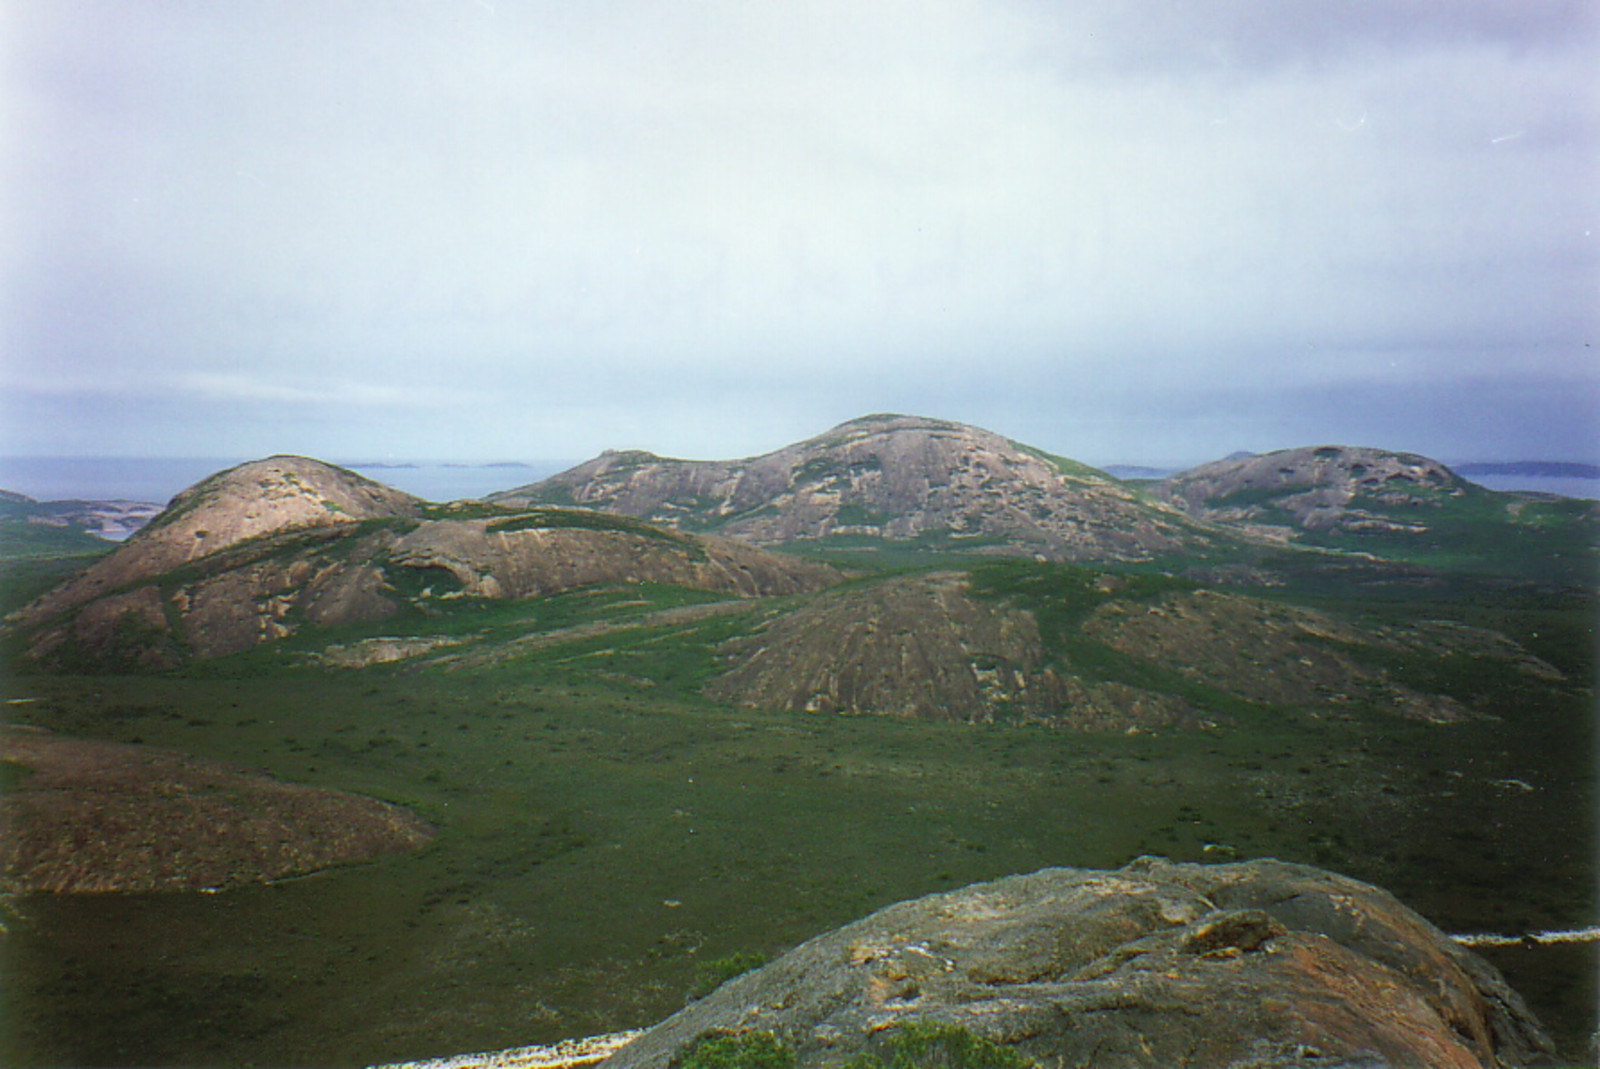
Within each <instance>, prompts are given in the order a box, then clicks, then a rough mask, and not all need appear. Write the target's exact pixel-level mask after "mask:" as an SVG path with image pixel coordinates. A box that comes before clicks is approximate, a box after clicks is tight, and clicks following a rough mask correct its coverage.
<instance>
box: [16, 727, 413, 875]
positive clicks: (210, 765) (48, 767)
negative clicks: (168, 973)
mask: <svg viewBox="0 0 1600 1069" xmlns="http://www.w3.org/2000/svg"><path fill="white" fill-rule="evenodd" d="M0 760H3V761H4V762H5V763H6V764H8V765H10V766H12V768H10V769H8V770H7V771H8V773H10V774H9V775H8V777H7V778H8V779H10V780H11V781H12V783H13V786H12V787H11V788H10V789H9V790H7V791H6V793H5V795H4V797H3V798H0V872H3V876H0V888H3V890H5V891H7V892H13V893H21V892H29V891H54V892H80V891H195V890H207V891H209V890H217V889H221V888H225V887H229V886H233V885H237V884H243V883H258V882H265V881H269V880H273V879H277V878H281V877H285V876H292V875H299V874H303V873H308V872H314V871H316V870H318V869H324V868H327V867H329V866H332V865H337V864H341V863H347V862H353V861H365V860H368V859H370V858H373V857H376V856H378V855H381V854H385V853H390V852H394V851H399V850H409V849H414V848H416V847H418V846H421V845H422V844H423V843H425V842H427V840H428V839H429V838H430V836H431V834H432V831H431V829H430V828H429V827H428V825H427V824H425V823H424V822H423V821H421V820H419V819H418V818H417V817H415V816H412V815H411V814H410V813H408V812H406V811H405V810H403V809H401V808H399V807H397V806H392V805H388V804H386V803H384V802H380V801H378V800H376V799H373V798H367V797H365V796H363V795H358V794H350V793H347V792H344V791H336V790H330V789H328V788H323V787H307V786H302V785H299V784H292V783H283V782H280V781H278V780H275V779H272V778H271V777H269V776H266V775H263V774H261V773H259V772H253V771H250V770H248V769H245V768H241V767H239V766H236V765H229V764H225V763H222V762H219V761H209V760H203V759H199V758H193V757H187V756H184V755H183V754H179V753H176V752H173V751H170V750H158V749H154V748H151V747H146V746H134V745H127V744H123V743H114V742H102V741H98V740H94V739H72V738H63V737H60V736H56V735H52V734H49V733H47V732H43V731H38V730H30V729H23V728H7V729H4V730H0Z"/></svg>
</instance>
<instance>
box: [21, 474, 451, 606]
mask: <svg viewBox="0 0 1600 1069" xmlns="http://www.w3.org/2000/svg"><path fill="white" fill-rule="evenodd" d="M424 504H425V503H424V502H423V501H422V500H421V499H419V498H415V497H412V496H411V495H410V494H406V493H402V492H401V491H399V490H394V489H391V488H389V487H387V486H384V485H382V484H381V483H375V482H373V481H372V480H370V479H367V478H364V477H363V476H360V475H357V474H356V473H355V472H353V471H346V470H345V469H343V468H337V467H334V466H333V465H331V464H324V463H323V462H322V461H320V460H312V459H310V458H308V457H294V456H278V457H269V458H267V459H265V460H256V461H251V462H250V463H248V464H240V465H239V466H238V467H234V468H229V469H228V470H226V471H221V472H218V473H217V474H215V475H212V476H210V477H209V478H206V479H203V480H201V481H200V482H198V483H196V484H195V485H194V486H191V487H190V488H189V489H187V490H185V491H183V492H182V493H180V494H179V495H178V496H177V497H175V498H173V499H172V501H171V503H170V504H168V506H167V507H166V509H165V510H163V511H162V512H161V514H160V515H158V516H157V517H156V518H155V519H153V520H151V521H150V522H149V523H147V524H146V525H145V526H144V527H143V528H141V529H140V530H139V531H137V532H136V533H135V534H134V535H133V536H132V537H130V538H129V539H128V540H127V541H126V542H125V543H123V544H122V545H121V546H120V547H119V548H118V549H117V551H116V552H115V553H112V554H110V555H109V556H107V557H105V558H103V559H102V560H100V561H98V562H96V563H95V564H94V565H93V566H92V567H90V568H89V569H88V570H87V571H86V572H84V573H83V574H82V575H80V576H78V577H77V578H75V579H73V580H71V581H69V582H67V583H64V584H62V585H61V586H59V587H57V588H56V589H55V590H54V591H52V592H51V593H50V594H48V595H46V597H45V598H43V599H41V601H40V602H38V603H36V604H35V605H34V606H32V607H31V608H30V610H29V614H30V616H31V617H33V618H42V617H44V616H48V615H50V614H52V613H54V612H57V611H59V610H60V609H63V608H66V607H69V606H74V605H81V604H84V603H86V602H89V601H91V600H93V599H95V598H98V597H102V596H105V595H107V594H110V593H112V592H114V591H117V590H118V589H119V588H123V587H125V586H127V585H128V584H130V583H137V582H140V581H143V580H145V579H148V578H149V577H150V576H154V575H160V574H163V573H166V572H170V571H172V570H173V569H175V568H178V567H180V566H182V565H185V564H188V563H189V562H191V561H195V560H199V559H200V558H203V557H208V556H211V555H213V554H216V553H218V552H221V551H223V550H225V549H228V548H230V547H232V546H236V545H238V544H239V543H241V542H246V541H249V540H251V539H257V538H263V537H267V536H270V535H273V534H276V533H278V532H281V531H287V530H293V529H296V528H307V527H326V526H334V525H341V524H347V523H352V522H356V521H360V520H372V519H379V518H386V517H387V518H393V517H397V516H412V515H416V514H417V513H418V511H419V510H420V509H421V508H422V506H423V505H424Z"/></svg>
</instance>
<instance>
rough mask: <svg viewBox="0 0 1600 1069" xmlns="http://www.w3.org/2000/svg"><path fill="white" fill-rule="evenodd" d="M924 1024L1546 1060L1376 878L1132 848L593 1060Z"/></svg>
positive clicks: (1019, 1043) (735, 995)
mask: <svg viewBox="0 0 1600 1069" xmlns="http://www.w3.org/2000/svg"><path fill="white" fill-rule="evenodd" d="M908 1024H916V1025H928V1024H936V1025H941V1026H947V1027H954V1028H960V1029H965V1030H967V1031H969V1032H971V1033H973V1034H975V1035H977V1036H980V1037H983V1038H984V1039H986V1040H989V1041H993V1042H996V1043H1000V1044H1003V1045H1005V1046H1007V1047H1009V1048H1011V1049H1012V1050H1014V1051H1015V1052H1016V1053H1018V1054H1020V1055H1021V1056H1022V1057H1023V1058H1024V1059H1026V1060H1027V1061H1028V1062H1031V1063H1033V1064H1035V1065H1039V1066H1094V1067H1097V1069H1111V1067H1120V1069H1145V1067H1148V1069H1180V1067H1217V1069H1221V1067H1238V1069H1243V1067H1246V1066H1250V1067H1258V1069H1259V1067H1267V1066H1284V1067H1287V1066H1345V1067H1355V1066H1361V1067H1363V1069H1377V1067H1382V1066H1394V1067H1402V1066H1404V1067H1422V1066H1428V1067H1434V1069H1488V1067H1502V1066H1515V1065H1537V1064H1548V1061H1547V1059H1548V1056H1549V1055H1550V1053H1551V1045H1550V1041H1549V1039H1548V1037H1547V1036H1546V1035H1545V1033H1544V1031H1543V1029H1542V1028H1541V1027H1540V1025H1539V1023H1538V1022H1537V1021H1536V1020H1535V1019H1534V1018H1533V1017H1532V1015H1531V1014H1530V1013H1529V1011H1528V1010H1527V1009H1526V1007H1525V1006H1524V1005H1523V1002H1522V1000H1521V999H1520V998H1519V997H1518V996H1517V994H1516V993H1515V992H1514V991H1512V990H1511V989H1510V988H1509V987H1508V986H1507V985H1506V983H1505V981H1504V980H1503V979H1502V978H1501V977H1500V975H1499V974H1498V973H1497V972H1496V971H1495V970H1494V969H1493V968H1491V967H1490V966H1489V965H1487V964H1486V963H1485V962H1483V961H1482V960H1481V959H1479V958H1478V957H1476V956H1475V955H1473V954H1472V953H1470V952H1469V951H1466V950H1463V949H1461V948H1460V947H1458V946H1456V945H1454V944H1453V943H1452V942H1451V941H1450V940H1449V938H1448V937H1446V936H1445V935H1444V934H1443V933H1441V932H1440V931H1439V930H1438V929H1436V928H1434V927H1433V926H1432V925H1431V924H1429V923H1428V922H1427V921H1426V920H1424V919H1423V918H1422V917H1420V916H1418V915H1417V914H1416V913H1414V912H1412V911H1411V910H1410V909H1408V908H1406V907H1405V906H1403V905H1402V904H1401V903H1400V902H1398V901H1397V900H1396V899H1395V898H1394V897H1392V896H1391V895H1389V894H1388V893H1387V892H1385V891H1383V890H1380V889H1379V888H1376V887H1373V886H1371V885H1368V884H1364V883H1360V882H1358V881H1355V880H1352V879H1348V878H1346V877H1343V876H1339V875H1336V874H1334V873H1330V872H1325V871H1322V870H1320V869H1315V868H1311V867H1308V866H1303V865H1294V864H1288V863H1284V862H1279V861H1272V860H1259V861H1251V862H1243V863H1237V864H1229V865H1214V866H1213V865H1192V864H1174V863H1170V862H1167V861H1163V860H1161V859H1157V858H1140V859H1138V860H1136V861H1134V862H1132V863H1130V864H1129V865H1127V866H1125V867H1124V868H1121V869H1117V870H1115V871H1092V870H1085V869H1046V870H1043V871H1041V872H1037V873H1033V874H1031V875H1025V876H1013V877H1009V878H1006V879H1002V880H997V881H995V882H993V883H986V884H977V885H974V886H971V887H967V888H964V889H961V890H957V891H951V892H946V893H943V894H935V895H929V896H927V897H925V898H920V899H916V900H914V901H911V902H903V903H900V904H898V905H894V906H890V907H888V908H887V909H884V910H881V911H879V912H877V913H874V914H872V915H871V916H869V917H867V918H865V919H863V920H860V921H857V922H855V923H854V924H851V925H848V926H846V927H844V928H841V929H839V930H837V931H834V932H830V933H828V934H826V935H822V936H818V937H817V938H815V939H812V940H810V941H809V942H807V943H805V944H803V945H801V946H800V947H797V948H796V949H794V950H792V951H790V952H789V953H787V954H785V955H784V956H782V957H781V958H779V959H777V960H776V961H774V962H772V963H771V964H768V965H766V966H764V967H762V968H760V969H757V970H755V971H754V972H751V973H747V974H745V975H744V976H741V977H738V978H736V979H734V980H732V981H730V982H729V983H728V984H726V985H724V986H723V987H722V988H720V989H719V990H717V991H716V992H714V993H713V994H712V995H710V996H709V997H707V998H706V999H704V1000H703V1001H701V1002H698V1003H694V1004H692V1005H690V1006H689V1007H687V1008H686V1009H684V1010H682V1011H681V1012H679V1013H677V1014H675V1015H674V1016H672V1017H670V1018H668V1019H667V1020H666V1021H663V1022H662V1023H661V1024H659V1025H657V1026H656V1027H655V1028H653V1029H650V1030H649V1031H647V1032H646V1033H645V1034H644V1035H643V1036H642V1037H640V1038H639V1039H638V1040H636V1041H634V1042H633V1043H631V1044H629V1045H628V1046H627V1047H625V1048H624V1049H623V1050H621V1051H619V1052H618V1053H617V1054H615V1055H613V1056H612V1057H611V1058H609V1059H608V1060H607V1061H606V1062H604V1063H603V1064H604V1065H605V1066H607V1067H608V1069H666V1067H668V1066H671V1065H673V1064H674V1060H675V1059H676V1058H679V1057H680V1056H681V1055H682V1053H683V1052H684V1051H685V1050H686V1049H687V1048H688V1047H689V1046H690V1045H691V1044H693V1043H695V1042H696V1041H699V1040H703V1039H704V1038H705V1037H708V1036H716V1035H720V1034H728V1033H732V1034H740V1033H752V1032H756V1033H770V1034H771V1036H773V1037H775V1038H776V1039H777V1040H778V1041H779V1042H780V1043H782V1044H784V1045H786V1046H787V1047H788V1048H790V1049H792V1050H793V1052H794V1054H795V1057H796V1064H797V1065H798V1066H799V1067H800V1069H806V1067H811V1066H832V1065H842V1064H845V1063H847V1062H849V1061H850V1060H851V1059H852V1058H854V1057H856V1056H858V1055H862V1054H870V1053H872V1052H874V1051H875V1050H876V1049H877V1047H878V1046H879V1045H880V1044H881V1043H882V1042H884V1039H885V1037H890V1036H893V1035H894V1034H895V1032H896V1030H897V1027H898V1026H903V1025H908Z"/></svg>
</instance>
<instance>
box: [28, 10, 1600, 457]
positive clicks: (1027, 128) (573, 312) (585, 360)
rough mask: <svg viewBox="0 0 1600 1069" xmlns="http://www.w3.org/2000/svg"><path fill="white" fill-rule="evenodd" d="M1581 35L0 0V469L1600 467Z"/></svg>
mask: <svg viewBox="0 0 1600 1069" xmlns="http://www.w3.org/2000/svg"><path fill="white" fill-rule="evenodd" d="M1069 8H1070V10H1066V9H1069ZM1592 16H1593V11H1592V8H1591V6H1590V5H1587V4H1578V3H1572V4H1563V3H1554V2H1550V3H1515V4H1513V3H1509V2H1497V3H1487V2H1465V3H1457V4H1451V5H1438V4H1432V3H1420V2H1419V3H1389V4H1384V5H1375V4H1368V3H1361V2H1354V0H1349V2H1347V0H1326V2H1318V3H1312V4H1297V5H1282V4H1277V3H1271V2H1267V0H1249V2H1245V0H1237V2H1227V3H1218V4H1207V5H1192V4H1183V3H1163V2H1155V0H1147V2H1141V3H1115V2H1111V0H1105V2H1101V3H1088V4H1081V5H1055V4H1046V3H1042V2H1031V0H988V2H983V3H978V2H963V0H929V2H922V3H916V4H912V3H900V2H894V0H888V2H884V3H874V4H850V3H843V2H837V3H836V2H833V0H816V2H811V3H807V4H802V5H749V4H743V3H734V2H731V0H727V2H721V0H703V2H692V3H691V2H683V3H671V4H668V3H662V2H647V0H628V2H619V3H615V4H605V5H572V4H558V3H513V2H511V0H477V2H473V0H463V2H446V0H382V2H380V0H344V2H339V0H333V2H323V3H317V4H309V3H298V2H291V3H283V2H271V3H269V2H259V3H256V2H249V0H245V2H241V3H237V4H229V5H226V6H202V5H178V4H162V5H127V4H120V3H111V2H82V0H62V2H60V3H52V4H49V5H28V6H26V8H24V9H22V10H17V9H12V10H10V11H9V13H8V14H7V15H6V16H5V19H6V22H7V25H6V26H5V27H4V29H5V30H6V33H5V35H4V36H6V37H7V38H9V39H10V41H11V44H10V46H9V54H8V55H7V57H6V68H5V69H6V77H7V89H8V92H7V93H6V94H5V98H6V100H7V101H8V103H7V105H6V108H7V112H6V115H5V125H4V131H5V138H6V147H7V151H6V152H5V153H4V158H5V162H4V163H3V164H0V167H4V180H5V183H6V185H5V189H6V197H5V200H4V209H5V237H6V241H5V247H6V249H7V250H8V251H7V252H6V253H4V254H3V255H4V256H5V275H4V289H5V299H6V303H5V308H4V313H5V327H4V329H5V347H6V351H7V356H6V358H5V366H4V388H5V395H6V399H7V401H6V406H7V412H6V415H7V419H6V422H7V424H8V426H9V427H10V441H9V442H7V443H6V444H7V446H8V448H9V450H10V451H14V452H43V453H48V452H84V451H94V450H96V449H100V448H103V449H104V450H106V451H111V452H133V453H140V452H145V453H178V454H182V455H195V454H196V453H197V452H200V451H205V450H207V449H213V448H214V449H215V451H216V452H217V453H219V454H229V455H240V454H250V453H253V452H270V451H281V450H295V451H303V452H315V453H321V454H324V455H349V454H361V455H374V454H378V453H384V452H387V453H389V454H391V455H435V456H457V457H529V456H582V455H586V454H588V453H591V452H593V451H595V450H597V449H599V448H603V447H606V446H616V445H641V446H648V447H652V448H656V449H659V450H661V451H667V452H678V453H681V454H685V455H698V456H731V455H738V454H741V453H747V452H754V451H758V450H761V449H766V448H772V447H775V446H777V445H779V444H782V443H783V442H784V441H786V440H788V439H789V438H792V437H796V436H799V435H803V434H810V433H815V432H817V431H820V430H821V429H823V428H824V427H826V426H827V425H829V424H830V423H832V422H837V421H838V420H842V419H845V418H849V417H851V416H854V415H858V414H862V413H864V412H867V411H874V410H884V409H900V410H912V411H919V412H925V413H927V414H930V415H941V416H947V417H951V418H957V419H967V420H971V421H974V422H983V423H986V424H987V425H989V426H992V427H993V428H995V429H997V430H1001V431H1003V432H1006V433H1009V434H1012V435H1013V436H1016V437H1024V438H1028V439H1029V440H1032V441H1036V442H1038V443H1039V444H1041V445H1045V446H1048V447H1050V448H1052V449H1055V450H1057V451H1059V452H1065V453H1069V454H1071V455H1077V456H1082V457H1084V458H1086V459H1091V460H1097V461H1110V460H1116V459H1127V460H1135V461H1137V460H1147V461H1155V462H1161V461H1184V460H1202V459H1207V458H1208V457H1209V456H1212V455H1220V454H1221V453H1225V452H1229V451H1231V450H1232V449H1235V448H1257V449H1259V448H1273V447H1277V446H1283V445H1298V444H1305V443H1306V442H1308V441H1313V440H1314V441H1325V440H1347V441H1355V440H1362V441H1363V444H1375V445H1387V446H1392V447H1396V448H1410V449H1416V450H1419V451H1424V452H1432V453H1434V454H1436V455H1445V456H1458V457H1459V456H1469V455H1470V456H1496V457H1510V456H1520V455H1526V454H1527V453H1528V451H1529V450H1536V451H1538V452H1539V453H1540V455H1560V456H1593V455H1595V453H1596V451H1597V450H1596V446H1595V433H1594V419H1595V411H1596V409H1595V407H1594V404H1595V401H1596V398H1597V396H1600V388H1597V375H1596V364H1595V361H1594V359H1593V353H1592V350H1590V349H1589V348H1588V345H1589V344H1590V343H1591V342H1592V341H1593V340H1594V337H1595V325H1596V323H1595V320H1596V303H1595V282H1596V280H1597V278H1600V273H1597V269H1596V254H1595V236H1594V233H1593V231H1594V227H1595V225H1596V223H1597V222H1600V220H1597V219H1596V210H1595V209H1596V200H1595V195H1594V193H1593V190H1594V189H1595V188H1597V183H1596V182H1595V179H1596V177H1600V176H1597V175H1596V174H1595V173H1594V158H1595V157H1594V148H1595V145H1596V138H1595V129H1596V116H1597V108H1596V99H1595V93H1594V90H1593V89H1592V88H1591V86H1592V83H1593V79H1592V77H1591V73H1592V70H1593V64H1594V61H1595V59H1596V58H1597V56H1596V49H1595V34H1594V25H1593V17H1592Z"/></svg>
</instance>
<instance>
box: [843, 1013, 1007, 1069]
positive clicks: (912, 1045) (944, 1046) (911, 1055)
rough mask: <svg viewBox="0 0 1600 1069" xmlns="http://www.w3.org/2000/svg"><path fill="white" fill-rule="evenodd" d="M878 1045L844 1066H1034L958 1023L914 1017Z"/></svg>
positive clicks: (897, 1068)
mask: <svg viewBox="0 0 1600 1069" xmlns="http://www.w3.org/2000/svg"><path fill="white" fill-rule="evenodd" d="M876 1046H877V1049H876V1050H873V1051H871V1052H870V1053H867V1054H863V1055H859V1056H857V1057H856V1058H854V1059H852V1060H851V1061H850V1062H849V1063H848V1064H847V1066H846V1069H1034V1067H1033V1063H1032V1062H1030V1061H1029V1060H1028V1059H1026V1058H1024V1057H1023V1056H1022V1055H1021V1054H1018V1053H1017V1052H1016V1051H1015V1050H1013V1049H1011V1048H1010V1047H1008V1046H1006V1045H1005V1044H1003V1043H996V1042H995V1041H994V1040H992V1039H985V1038H984V1037H982V1036H980V1035H978V1034H977V1033H976V1032H972V1031H969V1030H968V1029H965V1028H961V1027H959V1026H957V1025H950V1024H939V1023H937V1022H933V1021H913V1022H909V1023H906V1024H902V1025H898V1026H896V1027H895V1028H894V1029H892V1030H890V1031H889V1032H888V1033H887V1034H886V1035H885V1037H884V1038H883V1039H882V1040H881V1041H880V1042H879V1043H878V1044H876Z"/></svg>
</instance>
